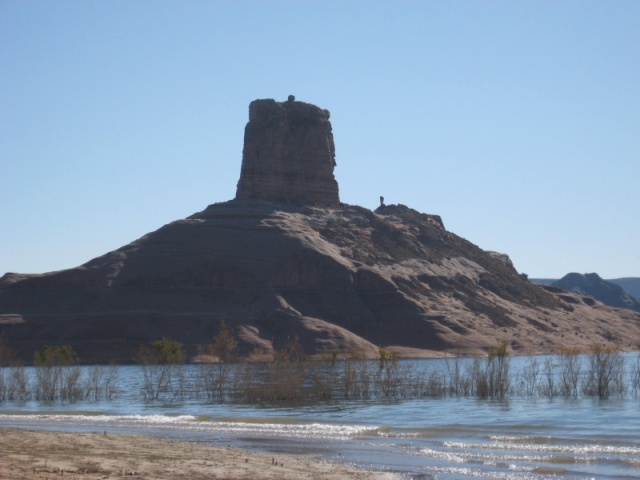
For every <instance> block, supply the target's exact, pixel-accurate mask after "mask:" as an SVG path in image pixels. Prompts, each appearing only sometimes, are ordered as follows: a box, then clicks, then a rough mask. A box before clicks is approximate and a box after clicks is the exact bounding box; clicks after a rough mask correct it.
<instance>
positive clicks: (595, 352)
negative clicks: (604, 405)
mask: <svg viewBox="0 0 640 480" xmlns="http://www.w3.org/2000/svg"><path fill="white" fill-rule="evenodd" d="M588 362H589V370H588V372H587V379H586V381H585V385H584V389H583V391H584V394H585V395H590V396H596V397H599V398H609V397H610V396H612V395H622V394H624V392H625V384H624V357H623V356H622V353H621V351H620V350H619V349H618V348H616V347H611V346H606V345H600V344H594V345H593V346H592V347H591V350H590V351H589V354H588Z"/></svg>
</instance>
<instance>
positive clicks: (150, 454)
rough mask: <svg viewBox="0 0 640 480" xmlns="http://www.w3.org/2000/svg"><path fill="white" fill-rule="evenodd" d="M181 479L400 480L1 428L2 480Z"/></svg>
mask: <svg viewBox="0 0 640 480" xmlns="http://www.w3.org/2000/svg"><path fill="white" fill-rule="evenodd" d="M54 476H64V477H66V478H71V479H111V478H124V477H127V478H130V477H133V478H139V479H157V480H165V479H166V480H169V479H175V478H190V479H194V480H204V479H212V478H215V479H225V480H231V479H247V480H249V479H264V480H275V479H282V480H289V479H291V480H295V479H301V478H308V479H323V480H339V479H345V478H347V479H348V478H351V479H357V480H399V479H400V478H401V476H400V474H397V473H390V472H376V471H366V470H358V469H356V468H355V467H353V466H350V465H346V464H340V463H336V462H331V461H326V460H322V459H321V458H315V457H313V456H309V455H295V454H278V455H269V454H266V453H261V452H253V451H248V450H243V449H240V448H235V447H217V446H208V445H203V444H200V443H197V442H189V441H178V440H165V439H159V438H155V437H150V436H144V435H126V434H111V433H106V432H105V433H70V432H62V431H48V430H47V431H45V430H23V429H20V428H5V427H0V478H3V479H10V480H26V479H48V478H52V477H54Z"/></svg>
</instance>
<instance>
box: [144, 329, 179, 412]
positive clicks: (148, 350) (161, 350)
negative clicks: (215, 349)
mask: <svg viewBox="0 0 640 480" xmlns="http://www.w3.org/2000/svg"><path fill="white" fill-rule="evenodd" d="M136 358H137V360H138V363H140V366H141V367H142V372H143V377H144V384H143V387H142V392H143V395H144V397H145V398H146V399H148V400H157V399H158V398H160V396H162V395H163V394H173V396H174V397H176V396H182V394H183V393H184V382H185V377H184V369H183V366H184V365H183V364H184V360H185V353H184V348H183V347H182V344H181V343H180V342H178V341H177V340H173V339H171V338H168V337H163V338H162V339H160V340H155V341H154V342H152V343H151V346H146V345H141V346H140V347H139V348H138V354H137V356H136ZM175 380H177V381H178V382H177V386H176V385H174V381H175Z"/></svg>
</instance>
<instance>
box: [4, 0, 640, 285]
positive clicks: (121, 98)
mask: <svg viewBox="0 0 640 480" xmlns="http://www.w3.org/2000/svg"><path fill="white" fill-rule="evenodd" d="M289 94H294V95H296V98H297V99H298V100H302V101H306V102H309V103H314V104H316V105H318V106H320V107H322V108H326V109H329V110H330V111H331V121H332V125H333V130H334V137H335V142H336V160H337V164H338V166H337V168H336V170H335V174H336V178H337V180H338V183H339V185H340V196H341V199H342V201H343V202H346V203H350V204H357V205H361V206H364V207H368V208H375V207H376V206H377V204H378V197H379V196H380V195H384V196H385V198H386V202H387V203H389V204H391V203H402V204H405V205H408V206H410V207H412V208H415V209H416V210H419V211H421V212H425V213H432V214H439V215H441V216H442V218H443V220H444V223H445V226H446V227H447V229H448V230H450V231H452V232H454V233H456V234H458V235H460V236H463V237H465V238H467V239H468V240H470V241H472V242H474V243H476V244H477V245H479V246H480V247H482V248H484V249H486V250H495V251H499V252H504V253H507V254H508V255H509V256H510V257H511V258H512V260H513V262H514V264H515V266H516V268H517V269H518V271H520V272H524V273H527V274H529V275H530V276H532V277H561V276H563V275H564V274H566V273H568V272H579V273H587V272H597V273H599V274H600V275H601V276H603V277H604V278H617V277H624V276H640V1H637V0H627V1H625V0H615V1H612V0H603V1H589V0H580V1H577V0H576V1H556V0H549V1H544V0H535V1H526V0H524V1H511V0H508V1H490V0H486V1H481V2H480V1H477V2H476V1H374V0H366V1H364V0H361V1H357V0H351V1H338V0H334V1H331V0H325V1H311V0H310V1H219V2H216V1H196V0H190V1H182V0H180V1H179V0H175V1H163V0H153V1H145V0H136V1H128V0H127V1H119V0H110V1H106V0H105V1H90V0H87V1H80V0H73V1H65V0H55V1H53V0H47V1H42V0H41V1H31V0H0V275H1V274H3V273H4V272H7V271H11V272H22V273H41V272H46V271H51V270H58V269H63V268H70V267H74V266H77V265H80V264H82V263H84V262H86V261H88V260H90V259H91V258H94V257H96V256H98V255H101V254H104V253H106V252H108V251H110V250H114V249H116V248H119V247H120V246H122V245H125V244H127V243H129V242H131V241H133V240H135V239H136V238H139V237H141V236H142V235H144V234H145V233H148V232H150V231H153V230H156V229H158V228H159V227H161V226H162V225H164V224H166V223H168V222H171V221H173V220H176V219H179V218H184V217H186V216H188V215H190V214H192V213H194V212H197V211H200V210H202V209H204V208H205V207H206V206H207V205H209V204H211V203H216V202H221V201H226V200H229V199H232V198H233V197H234V195H235V187H236V183H237V181H238V177H239V173H240V163H241V159H242V144H243V133H244V126H245V124H246V122H247V119H248V118H247V116H248V106H249V103H250V102H251V101H252V100H254V99H257V98H276V99H278V100H285V99H286V98H287V96H288V95H289Z"/></svg>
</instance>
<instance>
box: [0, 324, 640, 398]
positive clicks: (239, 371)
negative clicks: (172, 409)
mask: <svg viewBox="0 0 640 480" xmlns="http://www.w3.org/2000/svg"><path fill="white" fill-rule="evenodd" d="M237 344H238V342H237V340H236V338H235V337H234V335H233V332H232V331H231V329H230V328H229V327H228V326H227V325H226V324H224V323H222V324H221V325H220V327H219V330H218V333H217V335H216V336H215V337H214V338H212V340H211V342H210V343H209V344H208V345H205V346H203V347H202V349H201V354H202V355H201V356H200V358H201V360H202V361H201V362H200V363H197V364H195V365H187V364H186V363H185V358H186V357H185V352H184V348H183V346H182V345H181V344H180V343H179V342H177V341H176V340H173V339H171V338H167V337H164V338H162V339H159V340H156V341H154V342H151V343H150V344H149V345H142V346H141V347H140V348H139V350H138V354H137V356H136V360H137V363H138V367H137V368H138V370H137V371H138V372H140V377H141V378H140V382H139V385H140V391H139V395H140V396H141V397H142V399H144V400H146V401H155V400H163V401H173V400H184V399H202V400H204V401H208V402H216V403H223V402H232V403H246V404H252V403H267V404H282V403H288V404H295V403H304V402H321V401H358V400H382V401H387V400H401V399H418V398H432V397H478V398H486V399H498V400H501V399H505V398H508V397H510V396H514V397H515V396H537V397H593V398H611V397H623V396H625V395H627V394H630V395H632V396H634V397H638V395H639V394H640V354H638V355H637V356H636V357H634V356H631V355H624V354H623V353H622V352H621V351H620V350H619V349H616V348H613V347H611V346H605V345H600V344H594V345H592V347H591V348H590V349H589V350H588V351H586V352H583V351H580V350H577V349H574V348H565V349H562V350H561V351H560V352H558V353H557V354H556V355H552V356H544V357H535V356H532V357H528V359H527V360H526V362H523V361H520V362H519V364H520V367H519V368H518V369H517V370H516V371H513V369H512V357H511V356H510V352H509V348H508V345H507V344H506V343H502V342H501V343H498V344H496V345H495V346H493V347H492V348H490V349H489V351H488V352H487V355H486V356H484V357H475V358H467V357H448V358H445V359H443V360H439V361H437V362H428V361H420V362H416V361H411V360H402V359H400V358H398V357H397V356H395V355H394V354H393V353H391V352H389V351H387V350H385V349H382V348H381V349H379V352H378V358H377V360H371V359H366V358H364V355H363V354H362V353H361V352H359V351H350V352H326V354H324V355H322V356H320V357H316V358H310V357H308V356H306V355H305V354H304V351H303V348H302V345H301V343H300V342H299V340H298V339H297V338H296V337H294V338H291V339H289V340H287V341H286V342H284V343H283V344H282V345H281V346H280V347H279V348H277V349H275V350H274V351H273V352H272V353H271V354H270V355H264V354H263V355H260V356H258V357H260V358H262V360H260V361H256V362H250V363H249V362H239V361H238V359H237V358H236V355H235V349H236V347H237ZM0 362H2V364H1V366H2V367H3V368H2V369H0V401H20V400H40V401H49V402H51V401H69V402H74V401H80V400H93V401H98V400H109V399H111V398H113V397H114V396H116V395H118V394H119V390H118V367H117V366H113V365H110V366H84V367H81V366H80V362H79V359H78V358H77V355H76V353H75V352H74V351H73V349H72V348H71V347H70V346H68V345H58V346H46V347H43V348H42V349H41V350H39V351H37V352H35V354H34V366H33V367H25V366H23V365H21V364H19V363H18V362H16V361H15V360H14V357H13V356H12V354H11V350H10V348H9V347H8V346H7V345H6V342H4V340H3V339H2V337H0ZM134 368H136V367H134Z"/></svg>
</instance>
